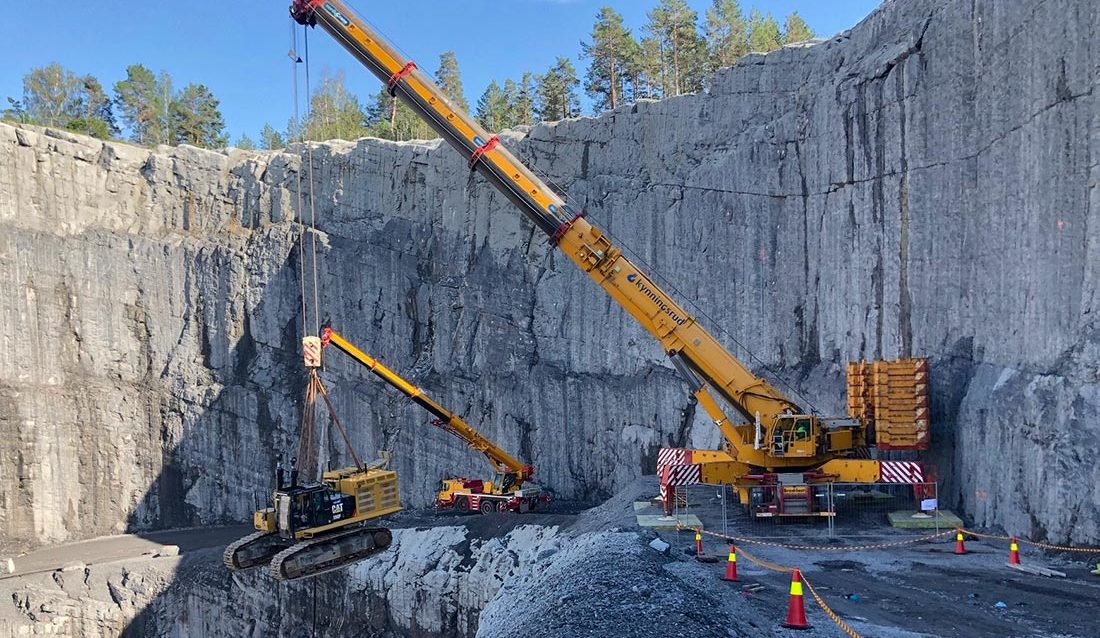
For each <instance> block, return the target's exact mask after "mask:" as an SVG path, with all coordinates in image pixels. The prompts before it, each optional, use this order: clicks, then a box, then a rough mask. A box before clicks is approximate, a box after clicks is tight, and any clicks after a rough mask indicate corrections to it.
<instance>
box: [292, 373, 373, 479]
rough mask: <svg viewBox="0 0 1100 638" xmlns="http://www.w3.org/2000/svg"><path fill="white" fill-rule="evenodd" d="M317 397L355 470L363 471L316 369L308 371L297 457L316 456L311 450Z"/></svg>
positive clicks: (313, 443) (313, 442) (308, 457)
mask: <svg viewBox="0 0 1100 638" xmlns="http://www.w3.org/2000/svg"><path fill="white" fill-rule="evenodd" d="M318 395H319V396H320V397H321V398H322V399H324V401H325V407H326V408H328V413H329V416H330V417H332V422H333V423H335V424H336V429H337V430H338V431H339V432H340V437H341V438H343V439H344V446H345V447H346V448H347V450H348V454H350V455H351V458H352V460H354V461H355V467H356V469H358V470H359V471H360V472H361V471H363V462H362V461H361V460H359V455H358V454H356V453H355V448H353V447H352V446H351V441H350V440H349V439H348V434H347V432H346V431H344V425H343V424H342V423H340V417H338V416H336V408H334V407H333V406H332V401H331V400H330V399H329V397H328V392H327V391H326V390H325V386H324V384H323V383H321V377H320V376H319V375H318V374H317V369H316V368H314V369H311V370H310V371H309V381H308V384H307V385H306V405H305V408H304V411H303V413H302V420H303V427H302V435H301V439H300V440H299V445H298V456H299V457H300V458H302V459H313V458H314V457H315V455H316V451H315V449H313V448H315V446H316V443H315V440H314V439H315V436H316V435H315V433H314V420H313V410H314V406H315V405H316V403H317V397H318ZM314 471H315V470H314Z"/></svg>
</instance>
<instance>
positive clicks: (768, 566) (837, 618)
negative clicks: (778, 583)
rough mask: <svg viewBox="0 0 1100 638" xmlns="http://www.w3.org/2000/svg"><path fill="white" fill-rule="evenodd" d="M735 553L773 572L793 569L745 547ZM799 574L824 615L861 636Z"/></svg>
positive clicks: (856, 637) (857, 637)
mask: <svg viewBox="0 0 1100 638" xmlns="http://www.w3.org/2000/svg"><path fill="white" fill-rule="evenodd" d="M737 553H738V554H739V555H741V556H744V557H745V559H747V560H748V561H749V562H751V563H755V564H757V565H759V566H760V567H763V568H764V569H769V570H771V571H773V572H780V573H784V574H790V573H791V572H793V571H794V568H793V567H785V566H783V565H780V564H778V563H773V562H771V561H766V560H764V559H763V558H759V557H757V556H754V555H753V554H752V553H751V552H748V551H746V550H745V549H738V550H737ZM800 575H801V577H802V582H803V583H804V584H805V585H806V587H807V588H808V589H809V590H810V594H812V595H813V597H814V601H815V602H816V603H817V606H818V607H820V608H821V611H823V612H825V615H826V616H828V617H829V618H830V619H832V621H833V622H834V623H836V626H837V627H840V630H841V631H843V632H844V633H846V634H848V635H849V636H851V638H863V636H862V635H861V634H860V633H859V632H858V631H856V630H855V629H852V627H851V626H849V625H848V623H846V622H844V621H843V620H841V618H840V616H839V615H837V613H836V612H835V611H833V609H832V608H831V607H829V605H828V604H827V603H826V602H825V599H824V598H822V597H821V595H820V594H818V593H817V590H816V589H814V586H813V585H812V584H811V583H810V581H809V580H807V579H806V574H804V573H800Z"/></svg>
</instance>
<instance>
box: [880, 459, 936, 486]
mask: <svg viewBox="0 0 1100 638" xmlns="http://www.w3.org/2000/svg"><path fill="white" fill-rule="evenodd" d="M879 481H881V482H882V483H904V484H906V485H913V484H916V483H924V482H925V480H924V468H922V467H921V464H920V463H915V462H913V461H879Z"/></svg>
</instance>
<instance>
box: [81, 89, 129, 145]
mask: <svg viewBox="0 0 1100 638" xmlns="http://www.w3.org/2000/svg"><path fill="white" fill-rule="evenodd" d="M80 82H81V84H82V86H83V96H82V99H81V101H82V104H83V107H84V108H83V118H84V122H85V129H86V130H87V132H88V134H90V135H93V136H95V137H98V138H100V139H109V138H111V137H114V136H116V135H118V134H119V132H120V131H119V129H118V124H117V123H116V122H115V114H114V110H113V109H112V105H111V98H109V97H107V92H106V91H104V90H103V85H102V84H101V83H100V82H99V79H98V78H96V77H95V76H94V75H85V76H84V77H83V78H81V80H80Z"/></svg>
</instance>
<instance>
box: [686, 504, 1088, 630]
mask: <svg viewBox="0 0 1100 638" xmlns="http://www.w3.org/2000/svg"><path fill="white" fill-rule="evenodd" d="M676 529H677V530H680V529H682V526H681V525H680V523H679V521H677V522H676ZM692 530H693V531H694V532H695V533H697V534H706V535H707V536H713V537H715V538H721V539H724V540H726V541H730V542H733V543H742V544H743V543H749V544H753V545H762V546H765V547H779V548H782V549H798V550H809V551H827V552H830V551H831V552H838V551H839V552H848V551H853V550H862V549H883V548H889V547H899V546H902V545H913V544H916V543H923V542H926V541H930V540H934V539H937V538H943V537H945V536H949V535H954V534H957V533H958V532H962V533H964V534H969V535H971V536H974V537H977V538H987V539H990V540H1002V541H1010V540H1012V538H1013V537H1011V536H1004V535H1000V534H985V533H983V532H975V531H972V530H969V529H966V528H959V529H952V530H945V531H942V532H937V533H935V534H926V535H924V536H916V537H913V538H907V539H904V540H900V541H893V542H889V543H876V544H871V545H848V546H844V547H837V546H825V545H796V544H791V543H774V542H771V541H762V540H758V539H755V538H747V537H744V536H731V535H729V534H719V533H717V532H710V531H707V530H704V529H700V528H692ZM1016 542H1018V543H1025V544H1027V545H1032V546H1034V547H1041V548H1043V549H1049V550H1055V551H1065V552H1082V553H1090V554H1100V548H1098V547H1067V546H1064V545H1052V544H1050V543H1040V542H1038V541H1029V540H1026V539H1022V538H1016ZM737 551H738V554H739V555H741V556H742V557H744V558H745V559H746V560H748V561H749V562H751V563H754V564H756V565H759V566H760V567H763V568H764V569H768V570H771V571H774V572H780V573H785V574H789V573H791V572H793V571H794V568H793V567H786V566H784V565H780V564H778V563H773V562H770V561H767V560H764V559H762V558H759V557H757V556H754V555H753V554H752V553H751V552H749V551H747V550H745V549H744V547H740V548H738V550H737ZM802 582H803V583H805V584H806V587H807V588H808V589H809V590H810V594H811V595H812V596H813V597H814V601H815V602H816V603H817V606H818V607H820V608H821V611H823V612H825V615H826V616H828V617H829V618H830V619H831V620H832V621H833V622H834V623H836V626H837V627H839V628H840V629H841V631H843V632H844V633H846V634H848V636H850V637H851V638H863V636H862V635H860V633H859V632H857V631H856V630H855V629H852V627H851V626H849V625H848V624H847V623H846V622H844V621H843V620H842V619H841V618H840V616H838V615H837V613H836V612H834V611H833V610H832V608H830V607H829V605H828V604H827V603H826V602H825V600H824V599H823V598H822V597H821V595H820V594H818V593H817V590H816V589H814V586H813V585H812V584H811V583H810V581H809V580H807V579H806V575H805V574H802Z"/></svg>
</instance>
